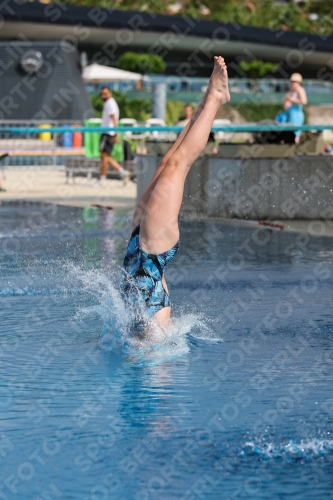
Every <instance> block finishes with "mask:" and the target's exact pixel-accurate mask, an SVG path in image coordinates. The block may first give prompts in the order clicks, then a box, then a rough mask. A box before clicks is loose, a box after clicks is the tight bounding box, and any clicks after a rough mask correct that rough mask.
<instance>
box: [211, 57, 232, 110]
mask: <svg viewBox="0 0 333 500" xmlns="http://www.w3.org/2000/svg"><path fill="white" fill-rule="evenodd" d="M208 96H212V97H214V98H215V99H217V100H218V101H219V103H220V106H222V105H223V104H226V103H227V102H229V101H230V93H229V88H228V72H227V66H226V63H225V62H224V59H223V57H221V56H215V57H214V69H213V72H212V75H211V77H210V80H209V84H208V93H207V97H208Z"/></svg>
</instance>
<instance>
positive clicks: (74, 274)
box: [66, 263, 221, 366]
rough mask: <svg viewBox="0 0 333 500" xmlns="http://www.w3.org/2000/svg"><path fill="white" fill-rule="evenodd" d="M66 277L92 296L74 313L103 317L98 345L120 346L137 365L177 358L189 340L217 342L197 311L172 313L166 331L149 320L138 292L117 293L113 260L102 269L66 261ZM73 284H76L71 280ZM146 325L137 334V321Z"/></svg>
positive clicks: (118, 273) (118, 275)
mask: <svg viewBox="0 0 333 500" xmlns="http://www.w3.org/2000/svg"><path fill="white" fill-rule="evenodd" d="M66 272H67V276H68V279H70V281H71V282H72V281H73V280H74V281H75V282H78V283H80V284H81V289H82V291H83V293H86V294H87V295H90V296H93V297H94V299H96V302H97V303H96V304H94V305H92V306H89V307H85V308H81V309H80V310H79V311H78V312H77V315H78V316H80V317H82V315H91V314H97V315H98V316H100V317H101V319H102V320H103V330H102V334H101V346H102V347H103V348H104V349H105V350H115V349H121V351H122V353H123V355H125V356H126V357H127V359H128V360H130V361H131V362H132V363H135V364H138V365H146V366H147V365H149V366H151V365H154V364H158V363H163V362H166V361H170V360H172V359H175V358H178V357H179V356H182V355H184V354H186V353H188V352H189V351H190V340H191V338H193V339H200V340H209V341H210V342H220V341H221V339H218V338H216V334H215V333H214V332H212V330H211V328H210V327H209V325H208V321H207V320H206V319H205V318H204V316H203V315H200V314H180V316H179V317H173V318H172V320H171V322H170V325H169V327H168V328H167V330H166V331H162V330H161V329H160V328H159V327H158V326H157V325H154V324H152V323H151V322H150V323H149V328H148V329H147V318H146V316H145V308H144V305H143V304H142V303H141V302H140V295H139V293H138V294H137V296H136V297H135V298H136V300H133V301H131V302H129V301H128V300H125V299H124V298H123V296H122V294H121V289H120V284H121V270H120V269H119V266H117V264H115V263H114V264H113V265H112V266H111V268H106V269H89V270H87V269H84V268H81V267H78V266H76V265H74V264H72V263H68V264H67V265H66ZM75 286H78V285H77V283H75ZM138 323H139V324H141V325H143V329H144V330H145V329H146V334H145V336H144V338H139V337H138V336H137V335H136V333H137V331H136V330H135V328H134V325H137V324H138Z"/></svg>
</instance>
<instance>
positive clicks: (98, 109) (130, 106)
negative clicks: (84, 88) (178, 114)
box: [91, 91, 151, 121]
mask: <svg viewBox="0 0 333 500" xmlns="http://www.w3.org/2000/svg"><path fill="white" fill-rule="evenodd" d="M112 95H113V97H114V98H115V100H116V101H117V104H118V106H119V114H120V118H135V120H138V121H145V120H147V119H148V118H150V116H151V111H150V109H151V104H150V100H149V99H131V100H130V99H128V97H127V96H126V94H125V93H124V92H116V91H113V92H112ZM91 102H92V105H93V107H94V110H95V113H96V116H98V117H101V116H102V111H103V104H104V103H103V101H102V99H101V98H100V96H99V94H94V95H93V96H92V97H91Z"/></svg>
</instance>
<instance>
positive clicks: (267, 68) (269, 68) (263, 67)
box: [239, 59, 278, 79]
mask: <svg viewBox="0 0 333 500" xmlns="http://www.w3.org/2000/svg"><path fill="white" fill-rule="evenodd" d="M239 67H240V69H241V70H242V71H244V73H246V75H247V76H248V77H249V78H254V79H257V78H263V77H264V76H265V75H268V73H274V72H275V71H277V69H278V65H277V64H274V63H271V62H265V61H261V60H260V59H256V60H254V61H241V62H240V63H239Z"/></svg>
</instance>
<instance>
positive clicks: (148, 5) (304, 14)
mask: <svg viewBox="0 0 333 500" xmlns="http://www.w3.org/2000/svg"><path fill="white" fill-rule="evenodd" d="M67 3H69V4H75V5H91V6H99V7H104V8H109V9H132V10H139V11H144V10H148V11H151V12H156V13H160V14H169V15H170V14H172V12H171V11H170V9H169V8H168V7H169V6H170V5H172V4H173V3H175V0H171V1H170V0H169V1H166V0H154V2H147V0H67ZM203 4H204V5H206V6H207V7H208V8H209V10H210V13H209V14H208V15H203V14H202V12H203V10H202V5H203ZM313 13H314V14H317V15H318V19H312V18H311V17H309V15H310V14H313ZM177 15H187V16H191V17H195V18H199V19H200V18H206V19H210V20H218V21H224V22H228V21H229V22H232V23H235V24H240V25H248V26H262V27H265V28H270V29H276V30H277V31H279V30H281V29H283V30H294V31H304V32H307V33H317V34H322V35H332V34H333V19H332V3H331V2H330V1H329V0H307V1H306V2H303V3H302V4H297V3H296V2H285V3H278V2H276V1H274V0H223V1H221V0H209V2H208V1H205V2H203V1H202V0H186V1H184V2H183V5H182V9H181V10H180V11H179V12H178V14H177Z"/></svg>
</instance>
